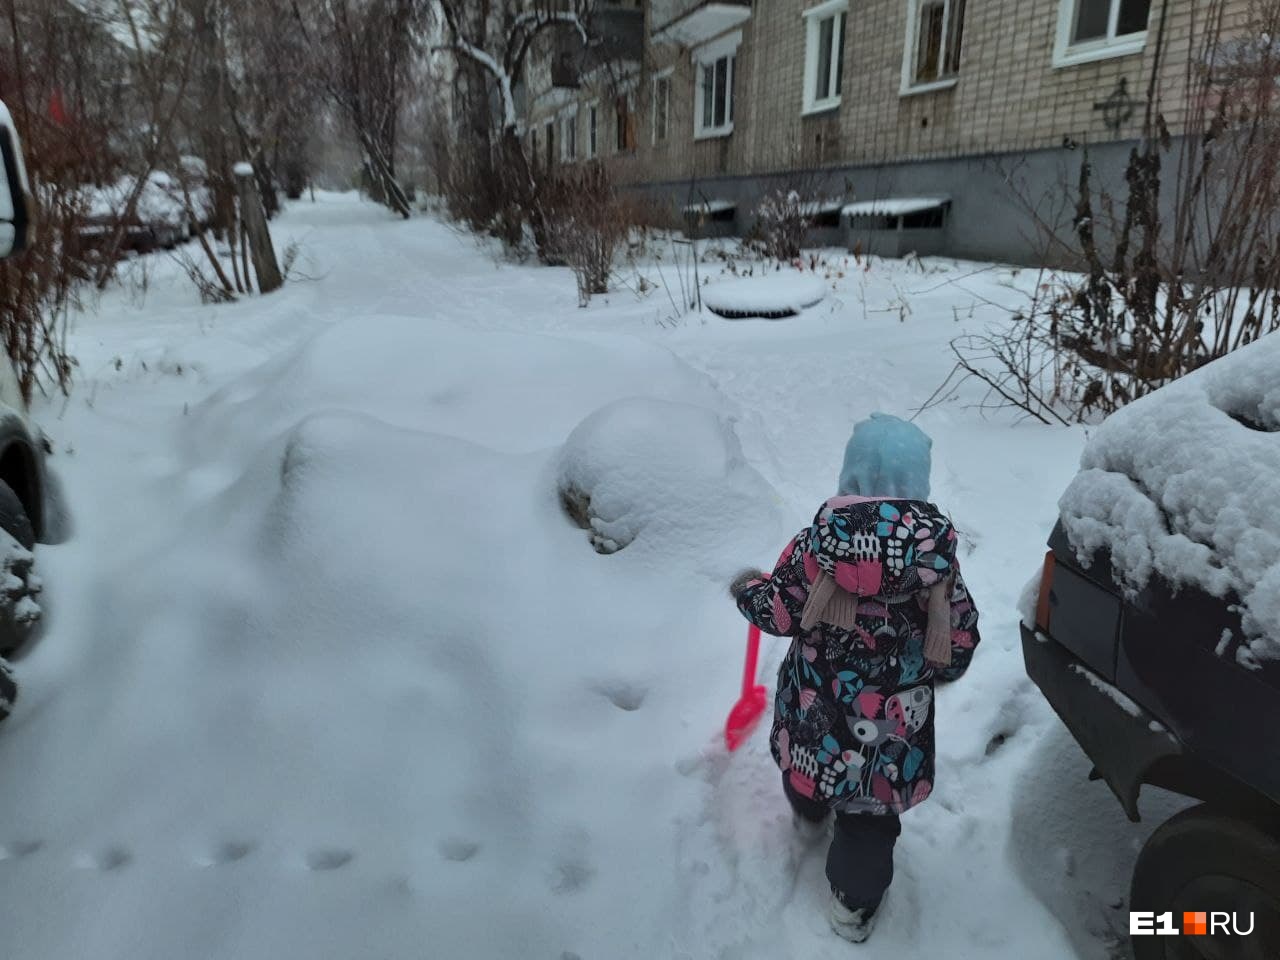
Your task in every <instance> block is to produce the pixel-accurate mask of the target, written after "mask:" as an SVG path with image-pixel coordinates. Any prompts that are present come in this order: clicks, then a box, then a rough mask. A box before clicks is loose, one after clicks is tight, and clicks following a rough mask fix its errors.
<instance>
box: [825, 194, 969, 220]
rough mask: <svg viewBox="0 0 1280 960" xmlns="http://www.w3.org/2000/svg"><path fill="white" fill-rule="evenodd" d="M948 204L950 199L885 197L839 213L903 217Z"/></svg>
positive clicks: (854, 205) (862, 202)
mask: <svg viewBox="0 0 1280 960" xmlns="http://www.w3.org/2000/svg"><path fill="white" fill-rule="evenodd" d="M950 202H951V198H950V197H886V198H884V199H882V200H860V201H858V202H857V203H850V204H846V205H845V207H844V209H843V210H841V211H840V212H841V214H842V215H844V216H846V217H905V216H907V215H908V214H912V213H923V212H925V211H926V210H934V209H936V208H938V207H943V206H946V205H947V204H948V203H950Z"/></svg>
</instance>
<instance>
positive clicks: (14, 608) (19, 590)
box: [0, 481, 41, 693]
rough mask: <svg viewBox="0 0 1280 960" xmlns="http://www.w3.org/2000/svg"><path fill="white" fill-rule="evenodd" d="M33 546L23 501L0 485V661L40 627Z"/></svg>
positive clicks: (33, 530) (31, 532) (38, 580)
mask: <svg viewBox="0 0 1280 960" xmlns="http://www.w3.org/2000/svg"><path fill="white" fill-rule="evenodd" d="M35 543H36V536H35V529H34V527H33V526H32V524H31V518H30V517H29V516H27V511H26V510H25V509H24V508H23V506H22V501H21V500H19V499H18V495H17V494H16V493H14V492H13V490H12V489H11V488H10V487H9V485H8V484H6V483H4V482H2V481H0V657H4V656H9V655H10V654H12V653H14V652H15V651H17V650H20V649H21V648H22V647H23V646H25V645H26V644H27V642H28V641H29V640H31V639H32V638H33V637H34V636H35V633H36V630H37V628H38V626H39V624H40V619H41V611H40V605H39V603H38V602H37V600H38V597H39V595H40V589H41V584H40V578H39V577H37V576H36V575H35V573H34V572H33V570H32V567H33V564H34V563H35V555H34V554H33V553H32V552H31V551H32V548H33V547H35ZM2 692H3V691H0V693H2Z"/></svg>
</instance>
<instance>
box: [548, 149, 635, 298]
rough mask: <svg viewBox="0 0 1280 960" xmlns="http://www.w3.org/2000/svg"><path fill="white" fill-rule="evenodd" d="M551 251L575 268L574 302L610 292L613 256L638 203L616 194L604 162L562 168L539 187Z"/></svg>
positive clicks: (553, 254)
mask: <svg viewBox="0 0 1280 960" xmlns="http://www.w3.org/2000/svg"><path fill="white" fill-rule="evenodd" d="M542 205H543V210H544V212H545V216H546V230H547V247H548V250H549V252H550V255H551V256H552V257H553V258H554V259H555V260H558V261H559V262H562V263H564V264H566V265H567V266H569V267H570V268H571V269H572V270H573V275H574V277H576V278H577V281H578V305H579V306H583V307H585V306H586V305H587V304H588V303H589V302H590V301H591V298H592V297H593V296H594V295H596V294H601V293H608V292H609V278H610V276H612V274H613V263H614V258H615V256H616V255H617V253H618V251H619V249H620V248H621V247H622V246H623V245H624V244H626V242H627V240H628V237H629V235H630V233H631V228H632V225H633V221H632V220H631V219H630V216H631V215H632V214H633V213H635V211H636V210H637V206H636V204H635V203H634V202H633V201H624V200H620V199H619V198H618V195H617V193H616V192H615V191H614V188H613V182H612V180H611V178H610V177H609V172H608V170H607V169H605V166H604V164H602V163H599V162H590V163H584V164H582V165H580V166H578V167H574V168H571V169H569V170H566V171H564V172H562V173H561V174H560V175H559V176H558V177H556V178H555V179H554V180H552V181H550V182H549V183H548V184H547V185H546V187H545V188H544V189H543V191H542Z"/></svg>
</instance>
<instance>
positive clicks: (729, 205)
mask: <svg viewBox="0 0 1280 960" xmlns="http://www.w3.org/2000/svg"><path fill="white" fill-rule="evenodd" d="M736 209H738V204H737V203H735V202H734V201H733V200H707V201H706V202H705V203H691V204H689V205H688V206H687V207H682V208H681V212H682V213H684V214H685V215H686V216H692V215H693V214H697V213H701V214H712V213H724V212H725V211H726V210H736Z"/></svg>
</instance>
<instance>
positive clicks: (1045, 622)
mask: <svg viewBox="0 0 1280 960" xmlns="http://www.w3.org/2000/svg"><path fill="white" fill-rule="evenodd" d="M1056 563H1057V561H1056V560H1054V557H1053V551H1052V550H1050V551H1049V552H1048V553H1046V554H1045V555H1044V570H1043V571H1041V573H1040V596H1039V597H1038V598H1037V600H1036V626H1037V627H1039V628H1040V629H1041V630H1043V631H1045V632H1046V633H1048V631H1049V595H1050V591H1052V589H1053V569H1054V566H1055V565H1056Z"/></svg>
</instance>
